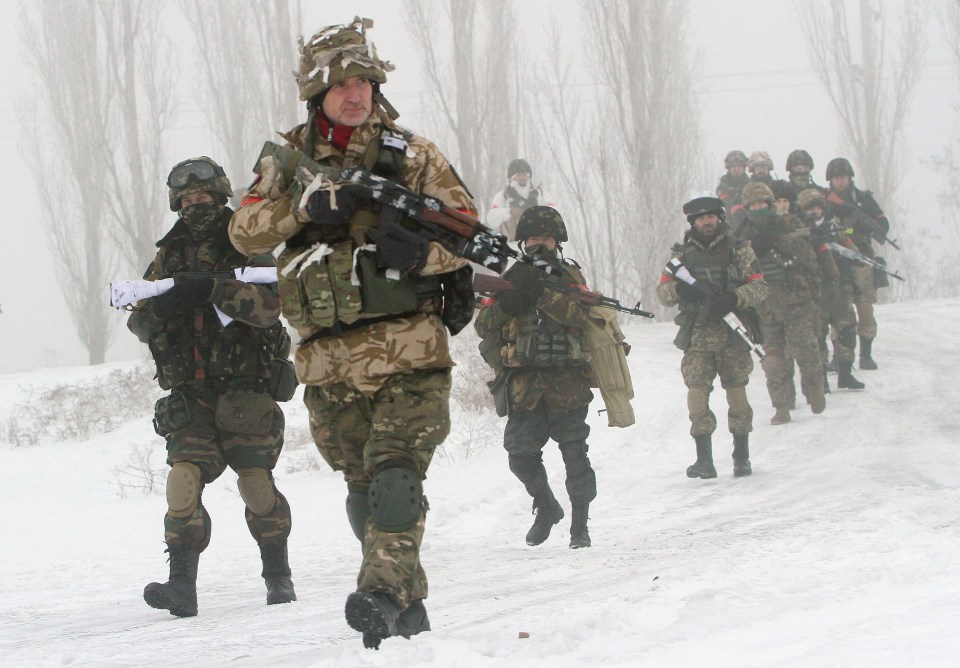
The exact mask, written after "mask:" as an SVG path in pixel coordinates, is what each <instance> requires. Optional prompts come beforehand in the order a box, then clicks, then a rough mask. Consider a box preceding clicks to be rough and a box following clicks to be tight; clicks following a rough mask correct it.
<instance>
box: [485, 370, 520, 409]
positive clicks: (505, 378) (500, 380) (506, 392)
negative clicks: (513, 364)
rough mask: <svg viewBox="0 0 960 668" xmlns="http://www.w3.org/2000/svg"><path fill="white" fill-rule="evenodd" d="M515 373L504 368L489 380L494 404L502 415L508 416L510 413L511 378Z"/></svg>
mask: <svg viewBox="0 0 960 668" xmlns="http://www.w3.org/2000/svg"><path fill="white" fill-rule="evenodd" d="M513 373H514V372H513V371H510V370H502V371H500V373H498V374H497V375H496V377H495V378H494V379H493V380H491V381H488V382H487V387H488V388H489V389H490V394H491V395H493V406H494V408H495V409H496V411H497V415H499V416H500V417H506V416H507V415H508V414H509V413H510V378H511V377H513Z"/></svg>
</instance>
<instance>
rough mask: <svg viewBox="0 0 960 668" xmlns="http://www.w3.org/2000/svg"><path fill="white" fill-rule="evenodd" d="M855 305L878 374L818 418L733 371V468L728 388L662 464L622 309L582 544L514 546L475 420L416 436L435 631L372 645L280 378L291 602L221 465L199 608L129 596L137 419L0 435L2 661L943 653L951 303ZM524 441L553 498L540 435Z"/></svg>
mask: <svg viewBox="0 0 960 668" xmlns="http://www.w3.org/2000/svg"><path fill="white" fill-rule="evenodd" d="M877 312H878V321H879V322H880V336H879V337H878V339H877V343H876V345H875V349H874V352H875V357H876V358H877V360H878V362H879V364H880V370H878V371H873V372H862V371H861V372H858V373H857V375H858V376H859V377H860V378H861V379H862V380H864V381H865V382H866V383H867V389H866V390H865V391H863V392H849V391H836V390H835V391H834V392H833V393H831V394H829V395H828V398H827V403H828V405H827V410H826V412H825V413H824V414H823V415H820V416H814V415H812V414H811V413H810V412H809V411H808V410H806V408H805V407H803V408H801V409H799V410H797V411H795V412H794V421H793V422H791V423H789V424H787V425H783V426H779V427H774V426H771V425H770V424H769V418H770V416H771V415H772V412H773V411H772V409H771V408H770V403H769V399H768V398H767V395H766V390H765V387H764V383H763V374H762V371H761V370H760V369H759V367H758V368H756V369H755V370H754V374H753V377H752V383H751V385H750V386H749V387H748V391H749V396H750V400H751V402H752V404H753V406H754V410H755V414H756V416H755V431H754V433H753V435H752V438H751V446H752V461H753V467H754V474H753V476H752V477H749V478H739V479H734V478H733V477H732V475H731V464H730V459H729V451H730V437H729V434H728V433H727V432H726V430H725V424H724V419H723V416H724V415H725V406H724V402H723V398H722V395H719V396H718V393H715V394H714V395H713V399H714V401H713V407H714V410H715V411H716V412H717V413H718V416H719V418H720V421H721V427H720V429H718V432H717V434H716V435H715V459H716V461H717V464H718V471H719V472H720V477H719V478H717V479H716V480H711V481H700V480H690V479H687V478H686V477H685V475H684V470H685V468H686V466H687V465H688V464H690V463H691V462H692V461H693V442H692V439H691V438H690V437H689V435H688V428H689V424H688V422H687V417H686V409H685V400H684V395H685V391H684V387H683V383H682V380H681V378H680V373H679V364H680V352H679V351H677V350H675V349H674V348H673V346H672V344H671V341H672V338H673V335H674V330H675V328H674V326H673V325H671V324H670V323H658V324H652V325H646V326H644V325H639V324H637V325H631V326H629V327H628V328H627V336H628V339H629V340H630V342H631V343H632V345H633V352H632V354H631V356H630V358H629V362H630V364H631V369H632V372H633V376H634V384H635V386H636V388H637V392H638V397H637V399H635V400H634V408H635V410H636V413H637V424H636V425H635V426H633V427H631V428H630V429H621V430H618V429H609V428H607V427H606V426H605V422H606V421H605V419H604V417H603V416H602V415H597V414H596V412H595V411H594V412H593V413H592V415H591V423H592V425H593V433H592V435H591V438H590V444H591V459H592V461H593V464H594V466H595V468H596V469H597V478H598V486H599V491H600V495H599V496H598V498H597V500H596V501H595V502H594V504H593V506H592V507H591V525H590V527H591V536H592V538H593V547H592V548H589V549H582V550H570V549H569V548H568V547H567V540H568V536H567V528H568V522H567V520H564V521H563V522H561V523H560V524H559V525H558V526H557V527H556V528H555V530H554V533H553V535H552V536H551V537H550V539H549V540H548V541H547V542H546V543H544V544H543V545H541V546H539V547H535V548H533V547H528V546H526V545H525V544H524V541H523V537H524V535H525V533H526V530H527V528H528V527H529V524H530V522H531V521H532V516H531V515H530V514H529V511H530V501H529V498H528V497H527V496H526V494H525V492H524V491H523V489H522V487H521V486H520V484H519V483H518V482H517V481H516V480H515V479H514V478H513V476H512V474H511V473H510V472H509V470H508V469H507V464H506V457H505V454H504V453H503V451H502V448H501V446H500V439H501V434H500V431H499V428H500V427H502V422H499V423H495V424H497V425H498V428H497V429H494V430H488V432H487V433H486V434H485V435H484V437H483V438H484V442H485V443H484V447H482V448H479V449H478V451H477V452H475V454H473V455H472V456H470V457H467V458H463V457H459V458H458V457H449V458H443V457H439V458H437V460H436V461H435V463H434V465H433V466H432V468H431V470H430V477H429V479H428V480H427V482H426V492H427V495H428V497H429V500H430V505H431V511H430V514H429V516H428V522H427V535H426V538H425V540H424V544H423V550H422V558H423V562H424V565H425V568H426V570H427V573H428V575H429V577H430V585H431V595H430V598H429V599H428V601H427V607H428V610H429V612H430V619H431V623H432V626H433V631H432V632H430V633H426V634H422V635H420V636H416V637H414V638H413V639H411V640H404V639H402V638H393V639H388V640H386V641H384V643H383V644H382V646H381V649H380V650H379V651H372V650H365V649H364V648H363V645H362V643H361V641H360V638H359V636H358V634H357V633H355V632H354V631H352V630H351V629H350V628H349V627H348V626H347V624H346V623H345V621H344V619H343V603H344V599H345V598H346V596H347V594H348V593H349V592H350V591H352V590H353V589H354V587H355V577H356V571H357V567H358V565H359V546H358V544H357V542H356V539H355V538H354V537H353V534H352V533H351V532H350V529H349V526H348V523H347V520H346V516H345V513H344V498H345V495H346V489H345V486H344V484H343V482H342V480H341V479H340V476H339V475H337V474H334V473H333V472H331V471H329V470H327V469H326V468H325V466H322V462H320V464H321V465H320V466H318V467H317V468H316V469H315V470H304V465H305V462H310V461H313V462H317V461H318V458H316V457H315V456H313V457H312V458H311V455H310V452H311V450H310V447H312V446H309V445H308V444H304V443H303V442H302V440H303V435H304V434H305V433H306V432H305V431H304V427H305V422H306V415H305V412H304V409H303V407H302V405H301V404H300V403H299V401H298V400H296V399H295V400H294V401H292V402H289V403H287V404H285V409H286V410H287V413H288V425H289V426H290V427H297V428H298V429H297V431H291V434H292V435H293V436H292V438H291V439H290V441H291V442H288V447H287V449H286V450H285V453H284V455H283V457H282V458H281V462H280V465H279V467H278V470H277V479H278V485H279V487H280V489H281V490H282V491H283V493H284V494H285V495H286V496H287V498H288V499H289V500H290V503H291V507H292V509H293V516H294V527H293V534H292V536H291V540H290V560H291V566H292V569H293V577H294V582H295V584H296V588H297V594H298V597H299V600H298V601H297V602H296V603H292V604H289V605H278V606H269V607H268V606H266V605H265V603H264V595H265V590H264V587H263V582H262V579H261V578H260V575H259V573H260V562H259V556H258V553H257V549H256V546H255V544H254V542H253V540H252V538H251V537H250V536H249V534H248V532H247V529H246V525H245V523H244V521H243V506H242V502H241V500H240V498H239V495H238V494H237V492H236V482H235V476H234V475H233V474H232V473H231V472H229V471H228V472H227V473H226V474H224V476H222V477H221V478H220V479H219V480H217V481H216V482H214V483H213V484H211V485H210V486H209V487H208V488H207V490H206V491H205V493H204V503H205V504H206V506H207V507H208V509H209V511H210V513H211V515H212V517H213V538H212V542H211V545H210V547H209V549H208V550H207V551H206V552H204V553H203V555H202V557H201V562H200V577H199V583H198V590H199V604H200V614H199V616H197V617H194V618H188V619H178V618H175V617H172V616H170V615H168V614H167V613H166V612H164V611H158V610H154V609H152V608H149V607H148V606H147V605H146V604H145V603H144V602H143V600H142V598H141V592H142V589H143V586H144V585H145V584H146V583H148V582H150V581H152V580H159V581H163V580H165V579H166V573H167V566H166V562H165V559H166V555H165V554H164V553H163V549H164V545H163V543H162V515H163V511H164V508H165V502H164V498H163V495H162V494H160V493H156V492H155V493H141V492H140V491H137V490H133V491H130V490H128V491H127V494H126V496H122V495H120V494H119V493H118V491H119V488H118V484H117V473H116V468H117V467H118V466H121V465H122V464H123V463H124V462H125V461H127V460H128V458H129V457H130V453H131V451H132V450H134V449H136V448H138V447H139V448H145V447H149V448H151V449H152V457H153V460H152V461H153V466H154V467H155V468H157V469H160V470H162V469H163V456H164V455H163V448H162V441H161V440H160V439H159V438H158V437H157V436H156V435H154V433H153V430H152V428H151V426H150V420H149V415H144V416H143V417H142V419H139V420H135V421H131V422H128V423H125V424H123V425H122V426H121V427H119V428H117V429H114V430H113V431H111V432H109V433H105V434H100V435H97V436H96V437H93V438H90V439H89V440H86V441H82V442H49V441H48V442H44V443H42V444H40V445H36V446H29V447H28V446H22V447H15V446H13V445H12V444H6V443H0V502H2V507H3V508H4V509H5V512H4V515H3V532H2V535H3V549H2V550H0V568H2V572H3V579H2V581H3V585H2V592H3V596H2V599H0V600H2V602H0V665H3V666H8V665H9V666H53V665H60V666H62V665H70V666H170V665H188V664H189V665H209V666H219V665H228V664H229V665H236V666H253V665H272V666H383V665H394V666H396V665H415V666H459V667H473V666H517V665H523V666H531V667H534V666H551V667H552V666H582V665H589V666H593V665H605V666H619V665H624V666H626V665H630V666H693V665H698V666H703V665H710V666H778V667H781V666H947V665H956V664H957V656H958V655H960V639H958V634H957V627H958V622H960V573H958V571H957V567H956V565H957V563H958V560H957V559H958V558H957V554H958V550H960V523H958V514H960V510H958V509H960V491H958V490H960V464H958V459H957V441H958V426H960V421H958V417H957V412H956V406H957V405H960V389H958V388H960V371H958V369H957V365H956V360H957V352H958V345H957V343H956V336H955V332H957V331H958V330H960V301H958V300H945V301H928V302H912V303H900V304H895V305H884V306H880V307H878V309H877ZM124 366H125V365H124V364H115V365H106V366H102V367H96V368H71V369H46V370H43V371H38V372H35V373H21V374H16V375H6V376H0V425H2V424H4V423H5V421H6V420H7V419H8V417H9V415H10V414H11V412H12V411H13V409H14V407H15V406H16V405H18V404H19V403H20V402H22V401H24V400H27V399H28V398H29V397H35V396H37V394H38V393H39V392H40V391H41V390H42V389H43V388H47V387H53V386H56V385H58V384H61V383H64V382H71V383H75V382H80V381H83V380H92V379H94V378H96V377H100V376H102V375H104V374H106V373H107V372H108V371H109V370H110V369H113V368H123V367H124ZM126 366H132V363H130V364H127V365H126ZM831 381H832V382H833V381H835V377H831ZM594 408H599V406H598V405H595V406H594ZM454 429H456V425H455V427H454ZM546 460H547V467H548V470H549V471H550V473H551V483H552V485H553V487H554V489H555V491H556V492H557V493H558V498H560V499H561V502H562V503H563V504H564V506H565V507H566V508H567V510H568V511H569V501H568V500H567V499H566V498H565V494H563V489H564V488H563V474H562V468H563V466H562V462H561V460H560V457H559V454H558V452H557V449H556V447H555V446H554V445H552V444H551V445H549V446H548V448H547V451H546ZM520 632H526V633H528V634H529V637H528V638H520V637H519V634H520Z"/></svg>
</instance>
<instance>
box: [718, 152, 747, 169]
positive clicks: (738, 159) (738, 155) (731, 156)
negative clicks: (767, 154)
mask: <svg viewBox="0 0 960 668" xmlns="http://www.w3.org/2000/svg"><path fill="white" fill-rule="evenodd" d="M734 165H743V166H744V167H746V166H747V154H746V153H744V152H743V151H730V152H729V153H727V157H726V158H724V159H723V166H724V167H726V168H727V169H730V168H731V167H733V166H734Z"/></svg>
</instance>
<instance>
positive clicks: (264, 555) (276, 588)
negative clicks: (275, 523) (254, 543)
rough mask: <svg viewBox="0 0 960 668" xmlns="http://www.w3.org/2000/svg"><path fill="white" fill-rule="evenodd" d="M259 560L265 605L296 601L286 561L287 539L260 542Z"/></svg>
mask: <svg viewBox="0 0 960 668" xmlns="http://www.w3.org/2000/svg"><path fill="white" fill-rule="evenodd" d="M260 560H261V561H263V572H262V573H261V575H262V576H263V581H264V583H266V585H267V605H274V604H276V603H290V602H291V601H296V600H297V595H296V593H295V592H294V591H293V580H291V579H290V565H289V563H288V561H287V541H286V540H284V541H283V542H282V543H267V544H261V545H260Z"/></svg>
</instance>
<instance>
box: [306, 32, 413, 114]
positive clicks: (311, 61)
mask: <svg viewBox="0 0 960 668" xmlns="http://www.w3.org/2000/svg"><path fill="white" fill-rule="evenodd" d="M372 27H373V21H372V20H371V19H366V18H364V19H361V18H360V17H359V16H356V17H354V19H353V22H352V23H350V24H349V25H332V26H327V27H326V28H323V29H322V30H321V31H320V32H318V33H317V34H315V35H314V36H313V37H311V38H310V39H309V40H308V41H307V42H304V40H303V37H301V38H300V40H299V45H300V49H299V50H300V67H299V69H298V71H296V72H294V73H293V77H294V79H296V81H297V88H298V89H299V90H300V99H301V100H304V101H307V100H310V99H312V98H314V97H316V96H317V95H319V94H321V93H323V92H325V91H326V90H327V89H328V88H330V87H331V86H333V85H334V84H336V83H339V82H341V81H343V80H344V79H348V78H350V77H363V78H365V79H369V80H370V81H373V82H376V83H381V84H382V83H386V82H387V72H392V71H393V70H394V69H395V68H394V66H393V64H392V63H390V62H389V61H386V60H380V58H379V57H378V56H377V47H376V46H374V44H373V42H371V41H369V40H367V30H368V29H369V28H372Z"/></svg>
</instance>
